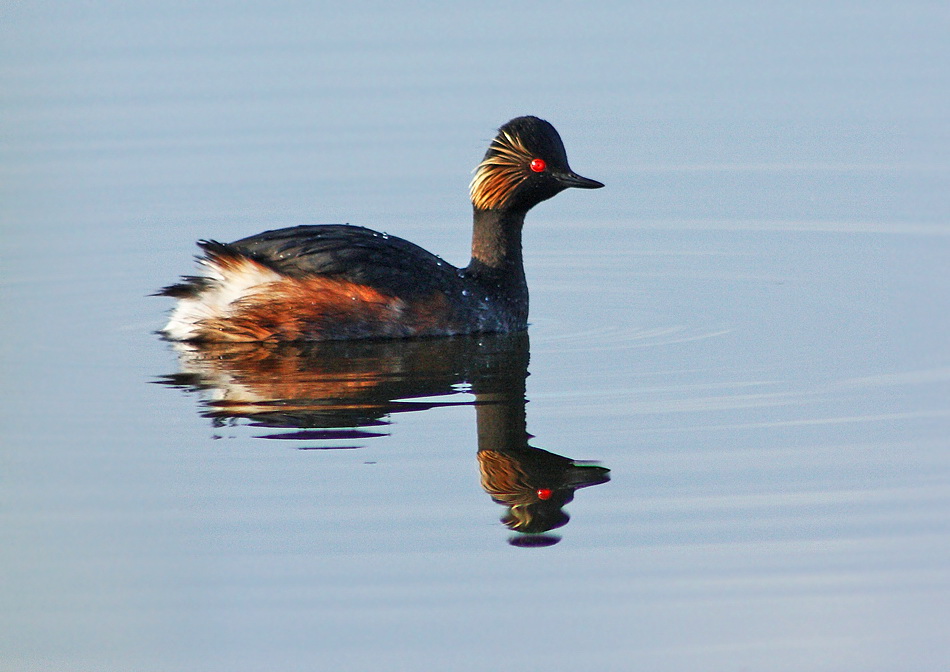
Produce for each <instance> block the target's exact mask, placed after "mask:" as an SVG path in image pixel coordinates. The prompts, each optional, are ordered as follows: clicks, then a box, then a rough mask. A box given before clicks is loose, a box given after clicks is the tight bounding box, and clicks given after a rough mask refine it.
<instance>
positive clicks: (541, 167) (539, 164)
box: [531, 159, 548, 173]
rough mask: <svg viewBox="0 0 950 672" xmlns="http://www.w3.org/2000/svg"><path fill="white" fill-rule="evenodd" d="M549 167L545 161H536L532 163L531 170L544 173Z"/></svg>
mask: <svg viewBox="0 0 950 672" xmlns="http://www.w3.org/2000/svg"><path fill="white" fill-rule="evenodd" d="M547 167H548V164H546V163H545V162H544V159H534V160H533V161H532V162H531V170H533V171H534V172H536V173H543V172H544V171H545V170H546V169H547Z"/></svg>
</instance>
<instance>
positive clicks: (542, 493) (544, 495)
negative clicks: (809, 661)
mask: <svg viewBox="0 0 950 672" xmlns="http://www.w3.org/2000/svg"><path fill="white" fill-rule="evenodd" d="M536 160H537V159H536ZM541 163H542V164H543V163H544V162H543V161H542V162H541ZM532 165H533V164H532ZM536 494H537V495H538V499H551V495H553V494H554V491H553V490H549V489H548V488H540V489H538V492H537V493H536Z"/></svg>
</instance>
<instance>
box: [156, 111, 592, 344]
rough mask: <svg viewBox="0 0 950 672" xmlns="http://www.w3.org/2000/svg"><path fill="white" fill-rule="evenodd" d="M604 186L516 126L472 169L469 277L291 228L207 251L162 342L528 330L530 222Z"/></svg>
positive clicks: (374, 243) (336, 229)
mask: <svg viewBox="0 0 950 672" xmlns="http://www.w3.org/2000/svg"><path fill="white" fill-rule="evenodd" d="M602 186H604V185H603V184H602V183H600V182H597V181H596V180H590V179H587V178H586V177H581V176H580V175H577V174H576V173H575V172H574V171H572V170H571V168H570V166H569V165H568V163H567V154H566V152H565V151H564V144H563V143H562V142H561V137H560V136H559V135H558V133H557V131H556V130H554V127H553V126H552V125H551V124H549V123H548V122H546V121H544V120H543V119H538V118H537V117H518V118H516V119H512V120H511V121H509V122H508V123H507V124H505V125H504V126H502V127H501V128H500V129H499V130H498V135H496V136H495V138H494V140H492V142H491V145H490V146H489V147H488V151H487V152H486V153H485V158H484V159H483V160H482V162H481V163H480V164H479V165H478V167H477V168H476V169H475V176H474V178H473V179H472V183H471V186H470V192H471V199H472V206H473V208H474V230H473V235H472V259H471V262H470V263H469V264H468V266H466V267H465V268H456V267H455V266H452V265H451V264H449V263H447V262H445V261H443V260H442V259H440V258H439V257H437V256H436V255H434V254H432V253H430V252H427V251H425V250H424V249H422V248H421V247H419V246H418V245H415V244H413V243H410V242H408V241H406V240H403V239H401V238H396V237H395V236H390V235H387V234H384V233H379V232H377V231H372V230H370V229H366V228H363V227H361V226H350V225H317V226H295V227H291V228H286V229H277V230H274V231H265V232H264V233H260V234H258V235H256V236H251V237H249V238H242V239H241V240H238V241H235V242H233V243H228V244H223V243H218V242H215V241H213V240H203V241H200V242H199V243H198V245H199V246H200V247H201V248H202V250H204V256H203V257H201V258H199V260H198V261H199V264H200V265H201V267H202V275H199V276H186V277H184V278H182V282H181V283H178V284H175V285H170V286H169V287H165V288H164V289H162V290H160V291H159V292H158V294H159V295H163V296H171V297H174V298H177V299H179V302H178V304H177V306H176V307H175V309H174V311H173V312H172V315H171V317H170V319H169V321H168V324H167V325H166V326H165V328H164V329H163V330H162V333H163V334H164V335H165V336H166V337H168V338H170V339H173V340H180V341H232V342H233V341H249V342H250V341H297V340H335V339H350V338H406V337H412V336H449V335H453V334H468V333H478V332H510V331H520V330H523V329H526V328H527V325H528V286H527V284H526V282H525V275H524V264H523V261H522V256H521V229H522V227H523V226H524V217H525V214H526V213H527V212H528V210H530V209H531V208H532V207H534V206H535V205H537V204H538V203H540V202H541V201H543V200H546V199H548V198H551V197H552V196H554V195H555V194H557V193H558V192H560V191H563V190H564V189H567V188H568V187H579V188H581V189H598V188H600V187H602Z"/></svg>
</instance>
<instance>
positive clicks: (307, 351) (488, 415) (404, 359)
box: [159, 333, 609, 546]
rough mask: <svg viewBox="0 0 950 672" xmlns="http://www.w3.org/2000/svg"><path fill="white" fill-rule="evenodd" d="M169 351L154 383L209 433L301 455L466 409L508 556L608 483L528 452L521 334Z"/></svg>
mask: <svg viewBox="0 0 950 672" xmlns="http://www.w3.org/2000/svg"><path fill="white" fill-rule="evenodd" d="M174 347H175V348H176V350H177V352H178V354H179V368H180V371H179V372H178V373H175V374H171V375H167V376H162V377H161V378H160V380H159V382H161V383H163V384H166V385H170V386H173V387H178V388H182V389H185V390H189V391H196V392H199V393H200V394H201V395H202V397H203V399H202V414H203V415H205V416H206V417H208V418H211V419H212V421H213V422H214V424H215V425H216V426H225V425H228V424H233V423H235V422H236V421H241V422H246V423H249V424H251V425H252V426H256V427H262V428H269V429H272V430H276V431H274V432H270V433H268V434H266V435H265V437H264V438H279V439H291V440H300V441H304V442H307V444H308V445H305V446H304V445H303V444H301V445H302V447H305V448H313V447H317V448H320V449H328V448H352V447H353V445H352V443H347V442H346V441H344V440H351V439H370V438H372V437H375V436H382V435H385V429H384V428H385V426H386V425H387V424H388V422H389V420H388V418H389V416H391V415H392V414H394V413H400V412H406V411H419V410H425V409H428V408H433V407H436V406H446V405H459V404H473V405H474V406H475V414H476V425H477V431H478V465H479V470H480V472H481V483H482V487H483V488H484V489H485V491H486V492H487V493H488V494H489V495H490V496H491V498H492V500H493V501H495V502H497V503H498V504H501V505H503V506H505V507H506V512H505V514H504V515H503V516H502V518H501V520H502V522H503V523H504V524H505V525H506V526H508V528H510V529H511V530H513V531H515V532H517V533H518V534H516V535H515V536H513V537H512V538H511V539H510V540H509V541H510V543H512V544H513V545H517V546H544V545H550V544H553V543H556V542H557V541H558V540H559V537H558V536H556V535H552V534H549V533H550V531H551V530H554V529H556V528H559V527H561V526H563V525H565V524H566V523H567V522H568V520H569V517H568V515H567V513H566V512H564V510H563V507H564V505H565V504H567V503H568V502H570V501H571V500H572V499H573V498H574V492H575V491H576V490H577V489H579V488H583V487H587V486H591V485H598V484H600V483H605V482H607V481H608V480H609V476H608V472H609V470H608V469H606V468H604V467H601V466H598V465H596V464H591V463H582V462H577V461H574V460H572V459H570V458H567V457H563V456H561V455H555V454H554V453H550V452H548V451H545V450H541V449H540V448H535V447H533V446H530V445H528V439H529V438H530V435H529V434H528V432H527V423H526V415H525V402H526V400H525V379H526V378H527V375H528V359H529V351H528V336H527V334H526V333H519V334H497V335H480V336H465V337H457V338H438V339H411V340H398V341H337V342H321V343H289V344H269V343H262V344H258V343H238V344H225V343H209V344H182V343H175V344H174ZM463 392H471V393H472V394H473V395H474V401H459V400H458V399H457V396H458V395H459V394H460V393H463ZM453 397H455V398H453ZM315 442H318V443H317V445H316V446H314V445H313V444H314V443H315Z"/></svg>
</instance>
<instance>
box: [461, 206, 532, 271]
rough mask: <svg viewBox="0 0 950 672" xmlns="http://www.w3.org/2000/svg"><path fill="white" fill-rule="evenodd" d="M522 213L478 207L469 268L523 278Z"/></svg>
mask: <svg viewBox="0 0 950 672" xmlns="http://www.w3.org/2000/svg"><path fill="white" fill-rule="evenodd" d="M524 215H525V213H523V212H511V211H508V210H480V209H478V208H476V209H475V215H474V226H473V230H472V261H471V263H470V264H469V270H473V271H475V270H478V271H484V272H486V273H491V274H500V275H511V274H514V275H516V276H520V277H522V278H523V277H524V260H523V258H522V256H521V229H522V228H523V227H524Z"/></svg>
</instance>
